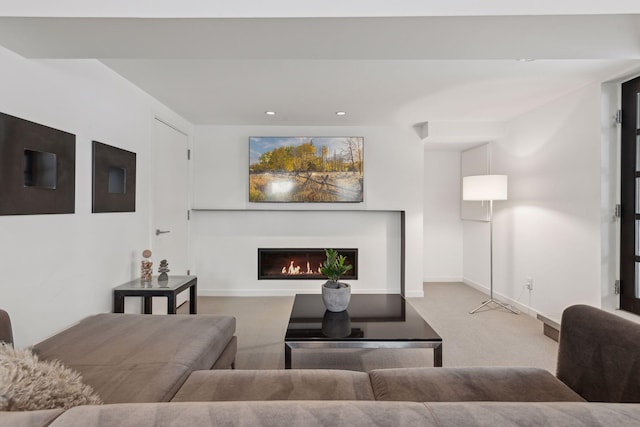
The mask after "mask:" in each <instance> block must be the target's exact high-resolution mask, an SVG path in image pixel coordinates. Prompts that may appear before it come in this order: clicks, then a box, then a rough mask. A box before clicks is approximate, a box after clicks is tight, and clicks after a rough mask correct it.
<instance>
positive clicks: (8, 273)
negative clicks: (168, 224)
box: [0, 47, 188, 347]
mask: <svg viewBox="0 0 640 427" xmlns="http://www.w3.org/2000/svg"><path fill="white" fill-rule="evenodd" d="M0 77H1V78H0V94H1V95H0V111H2V112H3V113H6V114H10V115H13V116H17V117H20V118H23V119H27V120H30V121H34V122H36V123H40V124H43V125H46V126H50V127H53V128H56V129H61V130H64V131H67V132H70V133H73V134H75V135H76V202H75V214H68V215H25V216H0V239H1V241H2V244H1V245H0V269H1V271H2V281H0V292H1V294H2V303H1V304H0V306H1V307H2V308H4V309H5V310H7V311H8V312H9V314H10V315H11V318H12V322H13V328H14V337H15V340H16V345H17V346H18V347H24V346H26V345H30V344H34V343H36V342H38V341H40V340H41V339H43V338H45V337H47V336H49V335H51V334H53V333H54V332H56V331H58V330H60V329H62V328H64V327H66V326H68V325H69V324H71V323H74V322H76V321H78V320H80V319H81V318H82V317H85V316H86V315H89V314H94V313H98V312H108V311H111V308H112V292H111V289H112V288H113V287H114V286H116V285H118V284H120V283H122V282H125V281H128V280H131V279H132V278H133V277H136V276H137V275H138V274H139V271H138V269H139V267H138V266H139V258H140V257H139V254H140V252H141V251H142V250H143V249H145V248H146V247H148V246H149V245H150V242H151V240H150V223H149V214H150V212H149V197H150V182H149V174H150V170H149V158H150V149H149V148H150V145H149V144H150V138H149V135H150V123H151V119H152V117H153V115H154V114H159V115H160V116H162V117H164V118H165V119H167V120H170V121H173V122H175V123H179V124H181V125H182V126H183V127H188V125H187V124H186V123H183V122H182V120H181V119H180V118H179V117H177V116H176V115H175V114H173V113H171V112H170V111H168V110H167V109H166V108H165V107H163V106H162V105H161V104H159V103H158V102H156V101H154V100H153V99H151V98H150V97H149V96H148V95H147V94H145V93H143V92H142V91H141V90H139V89H137V88H135V87H134V86H133V85H131V84H130V83H128V82H126V81H125V80H124V79H122V78H121V77H120V76H118V75H116V74H115V73H113V72H112V71H110V70H108V69H107V68H106V67H104V66H103V65H102V64H100V63H99V62H97V61H91V60H87V61H33V60H27V59H24V58H22V57H20V56H18V55H15V54H13V53H12V52H10V51H8V50H5V49H4V48H1V47H0ZM92 140H97V141H100V142H103V143H106V144H109V145H114V146H117V147H120V148H123V149H125V150H130V151H134V152H136V153H137V176H136V181H137V192H136V212H135V213H114V214H104V213H103V214H92V213H91V173H92V172H91V141H92ZM0 203H1V201H0Z"/></svg>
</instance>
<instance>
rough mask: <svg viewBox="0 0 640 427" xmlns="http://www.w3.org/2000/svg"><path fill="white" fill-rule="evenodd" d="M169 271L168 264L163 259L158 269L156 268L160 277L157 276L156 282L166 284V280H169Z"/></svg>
mask: <svg viewBox="0 0 640 427" xmlns="http://www.w3.org/2000/svg"><path fill="white" fill-rule="evenodd" d="M169 271H171V270H169V263H168V262H167V260H166V259H163V260H162V261H160V267H159V268H158V273H160V275H159V276H158V282H166V281H167V280H169V275H167V273H168V272H169Z"/></svg>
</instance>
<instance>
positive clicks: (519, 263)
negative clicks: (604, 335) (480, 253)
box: [465, 84, 601, 317]
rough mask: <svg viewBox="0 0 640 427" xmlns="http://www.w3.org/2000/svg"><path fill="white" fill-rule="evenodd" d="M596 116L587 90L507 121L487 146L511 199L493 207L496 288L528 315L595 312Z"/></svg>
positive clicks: (594, 98) (596, 102) (595, 90)
mask: <svg viewBox="0 0 640 427" xmlns="http://www.w3.org/2000/svg"><path fill="white" fill-rule="evenodd" d="M600 116H601V111H600V85H599V84H592V85H589V86H587V87H585V88H583V89H581V90H578V91H576V92H574V93H571V94H569V95H566V96H563V97H561V98H559V99H557V100H555V101H553V102H551V103H549V104H547V105H545V106H543V107H540V108H538V109H536V110H534V111H531V112H529V113H527V114H524V115H522V116H519V117H517V118H515V119H514V120H512V121H510V122H508V123H507V134H506V136H505V137H504V138H502V139H500V140H498V141H495V143H494V144H493V147H492V172H493V173H497V174H506V175H508V176H509V200H508V201H504V202H496V203H495V205H494V289H495V291H496V292H497V293H498V294H499V295H502V296H504V297H506V298H507V299H509V300H511V301H514V302H517V303H519V304H521V305H522V306H523V307H525V308H528V309H529V310H530V311H531V312H541V313H544V314H547V315H550V316H553V317H557V316H559V314H560V313H561V312H562V310H563V309H564V308H566V307H567V306H569V305H572V304H577V303H584V304H590V305H594V306H599V305H600V282H601V242H600V236H601V235H600V228H601V131H600V126H601V122H600ZM465 231H467V230H465ZM476 237H477V235H476ZM473 239H474V238H473V237H472V236H470V235H468V234H465V245H466V244H467V241H468V240H469V242H474V243H473V244H479V243H478V242H479V240H473ZM469 261H470V260H468V259H467V258H465V275H466V274H467V271H468V262H469ZM527 277H531V278H532V279H533V290H532V291H531V292H529V291H526V290H525V289H524V287H525V281H526V279H527Z"/></svg>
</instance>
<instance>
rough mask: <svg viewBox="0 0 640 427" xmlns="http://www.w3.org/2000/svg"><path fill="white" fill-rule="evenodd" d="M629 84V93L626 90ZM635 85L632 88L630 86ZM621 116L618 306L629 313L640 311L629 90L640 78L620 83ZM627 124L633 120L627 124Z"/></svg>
mask: <svg viewBox="0 0 640 427" xmlns="http://www.w3.org/2000/svg"><path fill="white" fill-rule="evenodd" d="M625 85H628V86H627V87H628V88H629V90H630V91H632V92H631V93H629V92H625V89H624V88H625ZM632 87H634V88H632ZM620 88H621V94H620V103H621V111H622V114H621V119H622V126H621V132H620V173H619V179H620V204H621V212H620V233H619V236H620V246H619V247H620V257H619V266H620V309H621V310H625V311H629V312H631V313H635V314H640V298H638V297H639V295H637V291H636V281H637V280H638V277H636V275H637V274H638V273H637V269H636V265H640V264H637V263H638V262H640V257H639V256H638V255H639V254H638V253H637V251H636V247H637V244H636V239H639V238H640V236H638V232H639V231H640V230H638V229H637V225H636V224H637V221H638V220H640V215H639V214H640V212H637V206H638V200H636V199H637V198H640V197H638V195H637V194H638V189H637V188H636V187H637V186H638V181H639V180H640V172H638V170H640V164H639V163H640V162H638V154H639V153H638V146H637V145H638V144H637V142H638V136H640V135H638V128H640V120H639V119H638V116H639V115H640V114H639V111H638V109H639V106H638V96H637V95H636V96H635V97H634V96H633V95H632V93H640V77H635V78H631V79H628V80H626V79H625V81H624V82H622V83H621V85H620ZM629 123H634V124H635V128H634V126H633V125H631V126H629Z"/></svg>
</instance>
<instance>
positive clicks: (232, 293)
mask: <svg viewBox="0 0 640 427" xmlns="http://www.w3.org/2000/svg"><path fill="white" fill-rule="evenodd" d="M319 293H320V288H318V289H317V291H314V290H300V289H278V290H274V289H268V290H265V289H198V296H202V297H291V296H294V295H295V294H319ZM353 293H354V294H384V293H387V294H394V293H397V292H389V291H387V292H381V291H380V290H379V289H358V292H353ZM406 296H407V297H423V296H424V292H423V291H412V292H409V293H408V294H407V295H406Z"/></svg>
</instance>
